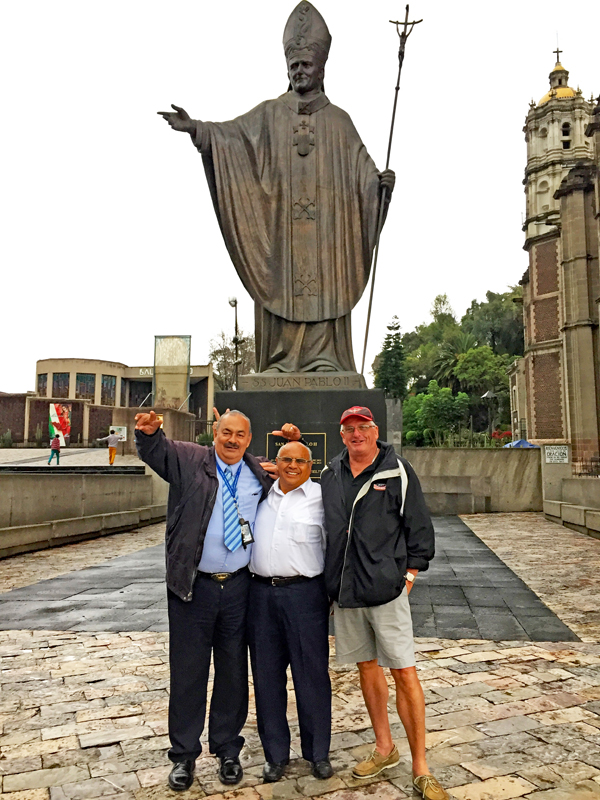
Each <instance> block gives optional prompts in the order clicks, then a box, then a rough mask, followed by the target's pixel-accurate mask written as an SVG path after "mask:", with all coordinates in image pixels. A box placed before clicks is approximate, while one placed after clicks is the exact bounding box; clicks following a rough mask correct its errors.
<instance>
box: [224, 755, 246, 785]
mask: <svg viewBox="0 0 600 800" xmlns="http://www.w3.org/2000/svg"><path fill="white" fill-rule="evenodd" d="M219 761H220V764H221V766H220V767H219V780H220V781H221V783H227V784H229V785H231V786H232V785H233V784H234V783H239V782H240V781H241V780H242V778H243V777H244V770H243V769H242V765H241V764H240V759H239V758H238V757H237V756H225V757H224V758H220V759H219Z"/></svg>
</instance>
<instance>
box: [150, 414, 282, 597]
mask: <svg viewBox="0 0 600 800" xmlns="http://www.w3.org/2000/svg"><path fill="white" fill-rule="evenodd" d="M135 445H136V447H137V451H138V455H139V457H140V458H141V459H142V461H143V462H144V463H146V464H148V466H149V467H151V468H152V469H153V470H154V472H156V473H157V474H158V475H160V477H161V478H163V479H164V480H166V481H167V482H168V483H169V501H168V505H167V531H166V559H167V586H168V587H169V589H170V590H171V591H172V592H174V593H175V594H176V595H177V596H178V597H180V598H181V599H182V600H185V601H187V602H189V601H190V600H191V599H192V590H193V586H194V579H195V577H196V570H197V569H198V564H199V563H200V559H201V557H202V548H203V546H204V537H205V536H206V529H207V528H208V523H209V521H210V515H211V514H212V510H213V507H214V504H215V500H216V497H217V491H218V489H219V479H218V478H217V460H216V458H215V449H214V447H204V446H203V445H200V444H194V443H193V442H175V441H172V440H171V439H167V437H166V436H165V434H164V432H163V431H162V430H161V429H160V428H159V429H158V430H157V431H156V433H153V434H152V435H150V436H149V435H148V434H146V433H143V432H142V431H136V432H135ZM262 460H264V459H262ZM244 461H245V462H246V464H247V465H248V466H249V467H250V469H251V470H252V472H253V473H254V475H256V477H257V478H258V481H259V483H260V485H261V486H262V495H261V498H260V499H261V501H262V500H264V498H265V497H266V496H267V494H268V493H269V489H270V488H271V486H272V485H273V479H272V478H271V477H270V476H269V475H268V474H267V473H266V472H265V471H264V469H263V468H262V467H261V466H260V460H259V459H258V458H256V457H255V456H252V455H250V453H248V452H246V453H244Z"/></svg>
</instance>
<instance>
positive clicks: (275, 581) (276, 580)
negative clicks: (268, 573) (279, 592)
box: [271, 578, 281, 586]
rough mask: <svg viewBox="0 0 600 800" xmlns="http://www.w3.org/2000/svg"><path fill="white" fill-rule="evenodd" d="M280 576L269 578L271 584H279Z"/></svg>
mask: <svg viewBox="0 0 600 800" xmlns="http://www.w3.org/2000/svg"><path fill="white" fill-rule="evenodd" d="M280 585H281V578H271V586H280Z"/></svg>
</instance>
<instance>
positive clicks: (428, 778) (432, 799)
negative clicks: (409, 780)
mask: <svg viewBox="0 0 600 800" xmlns="http://www.w3.org/2000/svg"><path fill="white" fill-rule="evenodd" d="M413 786H414V787H415V789H416V790H417V792H419V794H420V795H421V797H423V798H424V800H450V795H449V794H448V792H447V791H446V790H445V789H444V788H442V786H440V783H439V781H438V780H437V778H434V777H433V775H419V776H418V777H417V778H415V779H414V781H413Z"/></svg>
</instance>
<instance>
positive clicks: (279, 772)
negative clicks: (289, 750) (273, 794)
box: [263, 758, 289, 783]
mask: <svg viewBox="0 0 600 800" xmlns="http://www.w3.org/2000/svg"><path fill="white" fill-rule="evenodd" d="M288 763H289V758H286V760H285V761H266V762H265V765H264V767H263V780H264V782H265V783H275V781H279V780H281V779H282V778H283V773H284V772H285V768H286V767H287V765H288Z"/></svg>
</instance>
